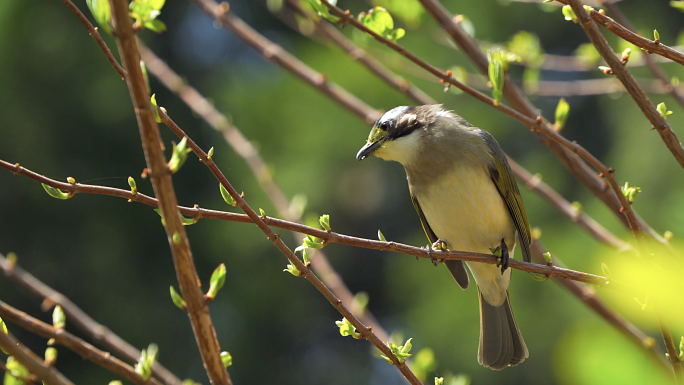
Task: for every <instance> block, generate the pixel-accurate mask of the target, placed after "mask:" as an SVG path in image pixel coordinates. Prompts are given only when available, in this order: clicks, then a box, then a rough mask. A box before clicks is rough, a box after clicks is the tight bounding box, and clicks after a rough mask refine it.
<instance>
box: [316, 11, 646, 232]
mask: <svg viewBox="0 0 684 385" xmlns="http://www.w3.org/2000/svg"><path fill="white" fill-rule="evenodd" d="M421 1H423V2H426V1H427V2H429V1H432V0H421ZM321 2H322V3H323V4H324V5H325V6H327V7H328V8H329V9H330V10H331V11H332V12H333V13H334V14H336V15H337V16H339V17H340V18H341V19H342V20H344V22H346V23H348V24H351V25H353V26H354V27H356V28H358V29H360V30H362V31H364V32H366V33H367V34H369V35H371V36H373V37H374V38H375V39H376V40H378V41H380V42H382V43H383V44H385V45H386V46H388V47H390V48H392V49H394V50H395V51H397V52H399V53H401V54H402V55H404V56H406V57H407V58H409V59H410V60H411V61H413V62H414V63H416V64H418V65H419V66H420V67H422V68H424V69H425V70H426V71H428V72H430V73H432V74H433V75H435V76H436V77H438V78H440V79H442V80H443V81H444V82H445V83H448V84H451V85H453V86H455V87H457V88H458V89H460V90H462V91H463V92H465V93H467V94H468V95H471V96H473V97H474V98H476V99H478V100H480V101H481V102H483V103H485V104H487V105H490V106H492V107H494V108H496V109H498V110H499V111H501V112H503V113H505V114H506V115H509V116H511V117H513V118H515V119H517V120H519V121H520V122H522V123H524V124H525V125H527V126H528V127H530V129H531V130H532V131H534V132H538V133H541V134H543V135H544V136H546V137H547V138H549V139H550V140H552V141H553V142H555V143H557V144H559V145H561V146H563V147H565V148H566V149H567V150H570V151H572V152H574V153H575V154H577V155H579V156H580V157H582V158H584V159H585V160H586V161H587V162H588V163H589V164H590V165H591V166H592V167H594V168H595V169H596V170H598V171H599V172H600V173H601V176H603V177H604V178H606V180H607V181H608V184H609V186H610V188H611V189H612V190H613V193H614V194H615V196H617V198H618V200H619V202H620V205H621V207H620V212H624V214H625V215H626V217H627V220H628V223H629V228H630V230H631V231H632V234H633V235H634V237H635V238H636V239H637V240H641V238H642V237H643V235H642V232H641V229H640V227H639V223H638V221H637V218H636V215H635V214H634V212H633V210H632V207H631V205H630V204H629V202H628V201H627V198H625V196H624V195H623V194H622V190H621V189H620V186H619V185H618V183H617V180H616V179H615V176H614V175H613V173H614V172H615V170H614V169H612V168H608V167H606V166H605V165H604V164H603V163H601V161H599V160H598V159H597V158H596V157H594V156H593V155H592V154H591V153H589V152H588V151H587V150H586V149H584V147H582V146H580V145H579V144H577V143H575V142H571V141H569V140H567V139H566V138H564V137H563V136H561V135H560V134H558V133H557V132H556V131H555V130H553V129H552V128H550V127H549V126H548V125H547V124H546V123H544V121H543V119H542V117H541V116H537V118H536V119H534V118H531V117H529V116H527V115H525V114H523V113H521V112H518V111H517V110H514V109H512V108H510V107H508V106H506V105H504V104H499V105H495V103H494V100H493V99H492V98H490V97H489V96H487V95H485V94H483V93H481V92H479V91H477V90H475V89H474V88H471V87H469V86H467V85H465V84H463V83H461V82H459V81H457V80H456V79H454V78H453V77H451V74H450V73H446V72H442V71H441V70H439V69H437V68H436V67H434V66H432V65H430V64H428V63H426V62H425V61H424V60H422V59H420V58H418V57H417V56H416V55H414V54H413V53H411V52H410V51H408V50H407V49H406V48H404V47H402V46H400V45H398V44H396V43H394V42H392V41H390V40H388V39H386V38H384V37H382V36H380V35H378V34H377V33H375V32H373V31H372V30H370V29H368V28H366V26H364V25H363V24H361V23H360V22H359V21H357V20H356V19H355V18H354V17H353V16H351V15H350V12H349V11H346V12H345V11H342V10H341V9H340V8H338V7H336V6H334V5H332V4H330V3H328V2H327V1H326V0H321ZM440 6H441V5H440ZM478 50H479V48H478ZM505 84H511V82H506V83H505ZM513 87H514V86H513ZM512 90H513V91H515V90H517V88H515V89H514V88H512ZM518 92H519V90H518ZM504 93H505V90H504ZM522 99H523V100H522V101H521V102H520V103H522V102H525V101H526V102H529V101H527V99H526V98H524V97H522ZM513 100H519V99H513ZM519 101H520V100H519ZM521 108H522V107H521Z"/></svg>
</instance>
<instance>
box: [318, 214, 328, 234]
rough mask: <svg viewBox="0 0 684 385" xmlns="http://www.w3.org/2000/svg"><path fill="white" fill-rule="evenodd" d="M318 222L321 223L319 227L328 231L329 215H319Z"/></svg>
mask: <svg viewBox="0 0 684 385" xmlns="http://www.w3.org/2000/svg"><path fill="white" fill-rule="evenodd" d="M318 222H319V223H320V224H321V227H322V228H323V229H325V231H330V215H328V214H323V215H321V218H320V219H319V220H318Z"/></svg>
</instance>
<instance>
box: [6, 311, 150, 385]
mask: <svg viewBox="0 0 684 385" xmlns="http://www.w3.org/2000/svg"><path fill="white" fill-rule="evenodd" d="M0 315H1V316H2V317H3V318H4V319H6V320H9V321H11V322H13V323H15V324H17V325H18V326H20V327H21V328H22V329H26V330H28V331H30V332H32V333H35V334H37V335H39V336H41V337H44V338H54V339H55V342H56V343H58V344H60V345H62V346H64V347H65V348H67V349H69V350H71V351H73V352H74V353H76V354H78V355H79V356H81V357H83V358H85V359H86V360H88V361H91V362H93V363H95V364H97V365H99V366H101V367H103V368H105V369H107V370H109V371H110V372H112V373H114V374H118V375H119V376H121V377H123V378H125V379H127V380H128V381H130V382H132V383H134V384H138V385H151V384H153V385H160V383H159V382H158V381H157V380H156V379H154V378H151V379H150V380H148V381H145V380H143V378H142V376H141V375H140V374H138V373H136V372H135V369H134V368H133V367H132V366H130V365H128V364H126V363H125V362H123V361H121V360H119V359H118V358H116V357H114V356H112V355H111V354H109V353H108V352H103V351H102V350H99V349H98V348H96V347H94V346H93V345H91V344H89V343H87V342H85V341H83V340H82V339H80V338H78V337H76V336H74V335H73V334H71V333H69V332H67V331H66V330H63V329H55V328H54V327H52V326H51V325H48V324H46V323H44V322H42V321H40V320H38V319H36V318H33V317H31V316H30V315H28V314H26V313H24V312H22V311H19V310H17V309H15V308H13V307H11V306H9V305H8V304H6V303H5V302H3V301H0ZM0 334H2V333H0ZM36 374H38V373H36ZM38 376H39V377H41V375H40V374H38ZM41 378H42V377H41Z"/></svg>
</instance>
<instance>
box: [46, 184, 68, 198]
mask: <svg viewBox="0 0 684 385" xmlns="http://www.w3.org/2000/svg"><path fill="white" fill-rule="evenodd" d="M41 185H43V188H44V189H45V192H47V193H48V195H49V196H51V197H53V198H57V199H62V200H66V199H69V198H71V196H72V195H71V194H69V193H66V192H64V191H62V190H60V189H58V188H54V187H52V186H48V185H46V184H45V183H41Z"/></svg>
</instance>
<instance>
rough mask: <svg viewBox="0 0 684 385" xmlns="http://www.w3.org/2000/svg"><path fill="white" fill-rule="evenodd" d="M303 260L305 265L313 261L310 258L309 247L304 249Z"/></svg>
mask: <svg viewBox="0 0 684 385" xmlns="http://www.w3.org/2000/svg"><path fill="white" fill-rule="evenodd" d="M302 260H303V261H304V264H305V265H307V266H308V265H309V263H311V260H310V259H309V251H308V250H307V249H304V250H302Z"/></svg>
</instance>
